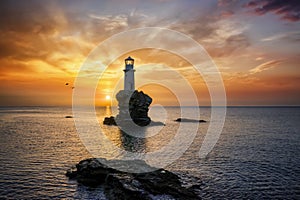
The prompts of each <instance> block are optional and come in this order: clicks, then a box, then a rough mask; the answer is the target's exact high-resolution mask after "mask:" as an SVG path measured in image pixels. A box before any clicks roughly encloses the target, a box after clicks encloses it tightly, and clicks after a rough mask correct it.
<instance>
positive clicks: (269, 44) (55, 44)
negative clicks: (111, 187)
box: [0, 0, 300, 106]
mask: <svg viewBox="0 0 300 200" xmlns="http://www.w3.org/2000/svg"><path fill="white" fill-rule="evenodd" d="M0 16H1V17H0V35H1V37H0V106H70V105H72V93H73V92H74V90H76V87H75V88H73V86H74V83H75V80H76V77H77V76H78V72H79V70H80V67H81V66H82V65H83V63H84V62H85V61H86V59H87V57H88V55H89V54H90V52H92V50H93V49H95V48H97V46H99V44H101V42H103V41H105V40H106V39H109V38H111V37H112V36H114V35H115V34H118V33H120V32H122V31H128V30H132V29H135V28H143V27H162V28H167V29H170V30H174V31H178V32H181V33H183V34H186V35H187V36H189V37H191V38H192V39H193V40H195V41H196V42H198V43H199V44H200V45H202V46H203V47H204V49H205V50H206V51H207V53H208V54H209V56H210V57H211V59H212V60H213V62H214V63H215V64H216V66H217V67H218V70H219V71H220V74H221V76H222V78H223V82H224V87H225V90H226V96H227V103H228V105H237V106H238V105H250V106H251V105H300V68H299V67H300V66H299V63H300V3H299V1H298V0H285V1H284V0H269V1H266V0H262V1H258V0H241V1H238V0H211V1H199V0H152V1H143V0H111V1H102V0H88V1H80V0H72V1H67V0H61V1H55V0H53V1H32V0H27V1H22V0H18V1H16V0H9V1H8V0H2V1H0ZM149 38H151V35H149ZM118 45H130V41H124V43H122V44H118ZM118 45H115V46H111V52H113V51H114V49H116V48H119V47H118ZM176 45H177V46H178V48H179V45H180V44H179V43H177V42H176V39H174V48H176ZM129 55H130V56H132V57H133V58H134V59H135V69H136V73H135V78H136V81H137V83H138V82H139V80H146V79H147V80H149V81H151V80H152V82H155V81H157V82H158V81H160V80H166V81H167V82H168V84H170V86H172V88H176V91H172V90H171V89H170V88H168V87H163V86H161V85H158V84H152V85H149V84H148V85H144V86H143V85H141V86H139V87H138V88H137V89H139V90H143V91H144V92H145V93H147V94H149V95H150V96H151V97H152V98H153V99H154V104H161V105H178V99H176V93H180V94H182V95H185V92H186V90H185V88H184V86H183V83H181V79H182V77H183V78H184V79H185V80H187V81H188V82H189V84H190V85H191V87H192V88H193V90H194V92H195V93H196V95H197V98H198V102H199V105H204V106H207V105H210V94H209V92H208V89H207V85H206V83H205V81H204V77H202V76H201V75H200V74H198V73H197V71H196V70H195V69H194V68H193V66H192V65H191V64H190V63H189V62H188V61H187V60H185V59H184V58H182V57H180V56H179V55H174V54H173V53H171V52H168V51H164V50H158V49H140V50H136V51H133V52H128V53H126V54H124V55H121V56H119V57H117V58H115V60H114V62H112V63H110V64H109V65H108V66H107V69H106V71H105V72H104V74H103V76H102V77H101V79H100V81H99V83H98V86H97V89H96V92H95V104H96V105H100V106H104V105H108V104H109V103H110V102H108V100H107V99H106V98H105V97H106V96H107V95H109V96H112V99H113V96H114V94H115V93H116V92H117V91H118V90H119V89H121V88H122V77H123V71H122V70H123V68H124V59H125V58H126V57H128V56H129ZM107 56H108V57H109V56H110V52H107V54H106V55H99V62H101V61H102V60H105V59H107ZM94 67H97V66H96V65H95V66H94ZM203 67H205V66H203ZM93 73H94V72H90V74H87V75H93ZM94 75H96V76H97V75H98V76H99V74H94ZM66 83H68V84H66ZM186 97H187V98H189V96H188V94H187V96H186Z"/></svg>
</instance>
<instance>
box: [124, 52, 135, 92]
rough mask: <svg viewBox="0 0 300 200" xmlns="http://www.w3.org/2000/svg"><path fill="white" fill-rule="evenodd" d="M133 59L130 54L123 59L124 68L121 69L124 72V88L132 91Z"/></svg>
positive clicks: (133, 87) (133, 88)
mask: <svg viewBox="0 0 300 200" xmlns="http://www.w3.org/2000/svg"><path fill="white" fill-rule="evenodd" d="M133 64H134V59H132V58H131V57H130V56H129V57H128V58H126V59H125V69H124V70H123V71H124V73H125V78H124V90H129V91H134V90H135V86H134V72H135V70H134V69H133Z"/></svg>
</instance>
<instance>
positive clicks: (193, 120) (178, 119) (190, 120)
mask: <svg viewBox="0 0 300 200" xmlns="http://www.w3.org/2000/svg"><path fill="white" fill-rule="evenodd" d="M174 121H175V122H199V123H205V122H207V121H205V120H203V119H200V120H198V119H187V118H177V119H176V120H174Z"/></svg>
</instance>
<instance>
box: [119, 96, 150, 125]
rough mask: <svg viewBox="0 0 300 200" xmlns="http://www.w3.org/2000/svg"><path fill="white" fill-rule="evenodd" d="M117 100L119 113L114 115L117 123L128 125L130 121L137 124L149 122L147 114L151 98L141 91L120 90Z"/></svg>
mask: <svg viewBox="0 0 300 200" xmlns="http://www.w3.org/2000/svg"><path fill="white" fill-rule="evenodd" d="M116 98H117V100H118V106H119V114H118V115H117V116H116V122H117V124H118V125H120V126H122V125H128V124H130V123H132V122H134V123H135V124H137V125H139V126H147V125H148V124H150V122H151V118H150V117H149V116H148V111H149V106H150V104H151V103H152V98H151V97H150V96H148V95H147V94H144V93H143V91H137V90H135V91H130V90H120V91H119V92H118V93H117V95H116Z"/></svg>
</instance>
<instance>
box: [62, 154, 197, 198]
mask: <svg viewBox="0 0 300 200" xmlns="http://www.w3.org/2000/svg"><path fill="white" fill-rule="evenodd" d="M102 162H104V163H105V162H110V163H115V164H119V165H127V166H128V167H130V168H132V170H131V171H137V169H138V168H139V167H146V168H147V170H148V171H150V170H152V171H151V172H148V173H129V172H121V171H119V170H116V169H113V168H110V167H108V166H106V165H104V164H102ZM128 163H129V164H128ZM135 168H136V169H135ZM149 169H150V170H149ZM66 175H67V176H68V177H69V178H74V179H76V180H77V181H78V182H80V183H82V184H85V185H88V186H96V185H100V184H101V185H103V187H104V192H105V195H106V197H107V198H108V199H140V200H143V199H145V200H148V199H153V198H152V197H153V196H157V195H166V196H168V197H170V198H171V199H200V198H199V197H198V196H197V194H196V193H195V191H194V190H193V189H192V188H191V187H189V188H185V187H183V186H182V183H181V181H180V178H179V177H178V176H177V175H176V174H174V173H172V172H170V171H167V170H164V169H157V168H154V167H151V166H149V165H147V164H146V163H145V162H144V161H143V160H131V161H119V160H112V161H108V160H106V159H96V158H89V159H86V160H82V161H80V162H79V163H78V164H77V165H76V166H73V167H72V168H71V169H69V170H68V171H67V173H66Z"/></svg>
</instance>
